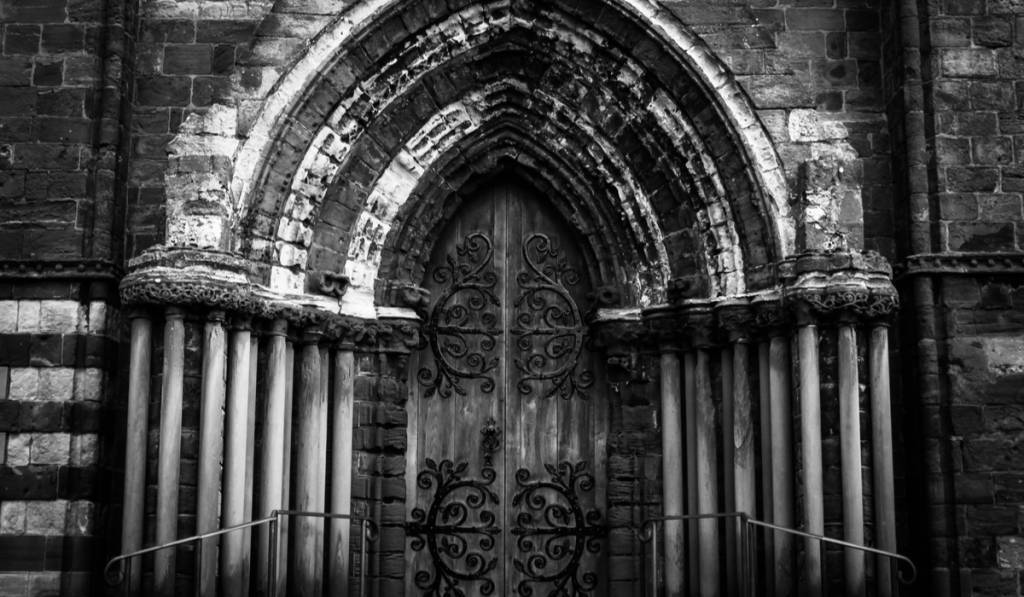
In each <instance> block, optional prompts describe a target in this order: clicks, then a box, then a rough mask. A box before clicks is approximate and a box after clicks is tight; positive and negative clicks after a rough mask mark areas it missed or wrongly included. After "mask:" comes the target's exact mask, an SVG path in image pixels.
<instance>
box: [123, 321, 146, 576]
mask: <svg viewBox="0 0 1024 597" xmlns="http://www.w3.org/2000/svg"><path fill="white" fill-rule="evenodd" d="M152 342H153V323H152V322H151V321H150V320H149V318H147V317H144V316H143V315H142V314H141V313H139V312H135V313H133V314H132V339H131V360H130V362H129V367H128V434H127V437H126V439H125V463H124V511H123V516H122V524H121V553H131V552H133V551H138V550H140V549H142V520H143V508H144V506H145V497H146V432H147V429H148V426H149V399H150V396H149V392H150V388H149V379H150V367H151V365H152V363H151V361H152ZM129 565H130V566H132V570H131V573H132V574H131V578H132V586H130V587H128V593H129V594H132V595H135V594H137V592H138V590H139V585H140V581H141V580H142V560H141V558H134V559H132V561H131V562H130V564H129Z"/></svg>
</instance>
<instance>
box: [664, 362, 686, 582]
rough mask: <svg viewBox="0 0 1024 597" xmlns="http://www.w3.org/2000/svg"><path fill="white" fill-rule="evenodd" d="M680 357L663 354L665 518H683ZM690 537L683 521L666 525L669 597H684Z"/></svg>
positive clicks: (666, 579)
mask: <svg viewBox="0 0 1024 597" xmlns="http://www.w3.org/2000/svg"><path fill="white" fill-rule="evenodd" d="M680 382H681V380H680V378H679V355H678V354H676V352H675V351H674V350H672V349H671V347H663V348H662V352H661V417H662V421H661V454H662V462H663V463H664V466H663V467H662V468H663V471H664V472H663V473H662V474H663V475H664V485H663V487H662V491H663V503H664V508H665V510H664V511H665V516H682V515H683V512H684V510H683V500H684V499H685V497H684V494H683V467H682V464H683V429H682V402H683V396H682V387H681V383H680ZM685 568H686V537H685V533H684V531H683V523H682V521H671V520H669V521H666V522H665V595H666V597H681V596H682V595H683V587H684V583H685V582H686V581H685V574H684V572H685Z"/></svg>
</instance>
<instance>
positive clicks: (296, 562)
mask: <svg viewBox="0 0 1024 597" xmlns="http://www.w3.org/2000/svg"><path fill="white" fill-rule="evenodd" d="M320 336H321V334H320V333H318V332H315V331H307V332H306V334H305V335H304V336H303V339H302V344H303V346H302V366H301V369H300V373H299V383H298V396H297V398H296V405H295V417H296V419H297V420H298V421H297V422H298V426H297V430H296V433H297V437H296V438H295V443H296V446H295V505H294V508H295V509H296V510H300V511H311V510H314V509H315V508H316V504H317V501H316V499H317V498H316V493H317V490H318V488H319V486H320V485H319V483H320V481H319V479H318V478H317V477H318V476H319V472H320V454H319V449H320V438H319V436H320V419H319V416H320V412H321V411H320V349H319V348H317V342H319V341H320ZM292 529H293V534H294V537H295V539H294V541H293V542H292V549H293V551H292V553H291V554H290V555H291V564H290V565H289V567H288V568H289V579H290V580H289V583H290V584H289V591H288V594H289V595H290V596H295V597H312V596H313V595H314V592H315V588H316V561H317V559H318V557H317V552H316V545H317V539H316V531H317V521H316V520H314V519H311V518H308V517H298V518H295V519H294V520H293V521H292Z"/></svg>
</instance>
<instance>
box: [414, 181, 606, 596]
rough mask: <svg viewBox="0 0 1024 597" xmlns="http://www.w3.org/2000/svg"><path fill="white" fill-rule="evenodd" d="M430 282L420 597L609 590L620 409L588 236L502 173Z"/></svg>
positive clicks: (418, 398)
mask: <svg viewBox="0 0 1024 597" xmlns="http://www.w3.org/2000/svg"><path fill="white" fill-rule="evenodd" d="M426 276H427V279H426V281H425V282H424V286H425V287H426V288H428V289H429V290H430V291H431V305H430V308H429V316H428V324H427V326H426V334H425V336H426V343H427V346H426V347H425V348H424V349H423V350H422V351H421V352H420V355H419V363H418V365H419V368H418V371H417V372H416V382H415V383H416V384H417V387H416V389H415V390H414V391H413V392H412V396H413V398H414V402H415V404H413V405H410V423H411V424H410V446H414V447H413V448H412V452H413V454H414V456H410V458H409V459H408V462H409V466H410V467H412V469H413V470H411V471H407V478H412V477H413V476H414V477H415V480H416V482H415V493H414V494H411V495H410V496H409V501H408V509H409V518H408V520H409V521H410V522H409V523H408V524H407V525H406V532H407V535H408V536H409V537H410V539H411V541H410V542H409V548H408V550H407V557H406V571H407V573H406V586H407V592H408V594H416V595H430V596H434V595H436V596H440V595H449V594H451V595H462V594H465V595H472V594H482V595H490V594H496V595H523V596H526V595H530V594H549V593H551V592H552V591H554V592H556V593H557V594H571V595H594V596H599V595H607V591H606V585H607V582H606V575H605V574H604V570H605V566H603V565H602V561H603V560H604V558H605V554H604V550H603V545H604V543H605V542H604V541H603V538H604V537H605V536H606V535H607V527H606V526H605V524H604V523H605V516H606V514H607V510H606V507H605V501H606V495H605V494H606V483H605V477H606V474H605V452H606V445H605V444H606V441H607V434H608V416H607V415H608V412H607V411H608V409H607V402H606V401H605V397H604V396H603V393H602V389H601V388H603V386H604V384H603V383H602V380H601V379H599V378H600V377H601V372H600V368H599V367H598V366H597V362H596V359H595V356H594V355H592V354H591V352H590V351H589V350H588V349H587V347H586V342H585V337H584V336H585V326H584V321H583V319H584V314H585V312H586V310H587V309H588V308H589V305H588V294H589V293H590V290H591V288H590V286H591V282H590V280H589V279H588V275H587V267H586V264H585V263H584V257H583V253H582V251H581V250H580V247H579V245H578V243H577V241H576V238H575V235H574V233H573V232H572V231H571V229H570V228H569V226H568V225H567V224H566V223H565V222H564V221H563V220H562V219H561V218H560V216H559V215H558V213H557V212H556V211H555V209H554V207H553V206H551V205H550V204H549V203H548V202H547V201H546V200H544V199H542V198H541V196H540V194H539V193H538V192H537V191H535V190H534V189H533V188H531V187H530V186H528V185H526V184H525V183H523V182H522V181H521V180H520V179H517V178H513V177H509V176H501V177H498V178H496V179H494V180H493V181H491V182H490V183H489V184H487V185H484V186H482V187H480V188H479V190H478V191H476V192H475V193H474V195H473V196H472V197H471V198H470V199H469V200H468V201H467V202H466V203H464V204H463V205H462V207H461V208H460V209H459V211H458V212H457V213H456V214H455V215H454V217H453V218H452V219H451V220H450V221H449V223H448V224H447V226H446V228H445V230H444V232H443V233H442V234H441V237H440V238H439V239H438V241H437V243H436V244H435V246H434V250H433V254H432V256H431V259H430V262H429V266H428V268H427V272H426ZM410 473H411V476H410ZM563 591H564V593H563Z"/></svg>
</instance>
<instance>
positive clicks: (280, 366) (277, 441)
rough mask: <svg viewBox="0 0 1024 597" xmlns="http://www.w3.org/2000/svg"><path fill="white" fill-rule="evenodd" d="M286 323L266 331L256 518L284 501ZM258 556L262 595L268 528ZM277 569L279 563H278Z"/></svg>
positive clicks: (278, 322) (267, 583)
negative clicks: (265, 362) (261, 448)
mask: <svg viewBox="0 0 1024 597" xmlns="http://www.w3.org/2000/svg"><path fill="white" fill-rule="evenodd" d="M287 331H288V322H286V321H285V320H283V319H278V320H276V321H274V322H273V323H272V324H271V325H270V326H269V328H268V330H267V350H268V351H269V355H268V358H267V366H268V367H269V370H268V371H267V405H266V412H265V413H264V418H263V420H264V423H263V424H264V429H265V431H264V441H263V453H262V457H261V461H262V469H261V471H260V509H259V516H260V518H266V517H267V516H270V513H271V512H273V511H274V510H280V509H282V500H283V497H284V485H285V484H286V483H285V473H284V451H285V445H286V444H285V435H286V434H285V423H286V421H287V417H286V415H285V402H286V400H285V391H286V389H287V375H286V373H285V367H286V364H287V355H286V349H285V334H286V333H287ZM257 545H258V552H257V557H256V562H257V565H256V574H255V576H256V590H257V592H258V593H260V594H263V595H266V594H268V593H269V587H270V578H269V577H268V573H269V569H270V566H269V563H270V553H271V549H270V527H268V526H266V525H264V526H262V527H260V530H259V535H258V537H257ZM278 566H280V563H278Z"/></svg>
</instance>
